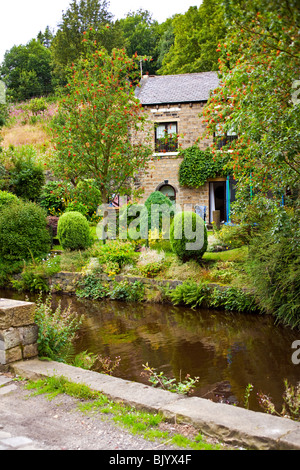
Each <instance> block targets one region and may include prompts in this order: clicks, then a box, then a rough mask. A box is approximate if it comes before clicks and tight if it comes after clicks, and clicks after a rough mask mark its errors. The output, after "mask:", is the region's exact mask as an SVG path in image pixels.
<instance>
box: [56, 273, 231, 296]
mask: <svg viewBox="0 0 300 470" xmlns="http://www.w3.org/2000/svg"><path fill="white" fill-rule="evenodd" d="M87 274H90V273H88V272H85V273H72V272H60V273H57V274H55V275H54V276H53V277H52V278H51V279H49V285H50V289H51V290H52V291H54V292H60V293H65V294H75V292H76V289H77V283H78V281H79V280H80V279H81V278H83V277H84V276H86V275H87ZM94 276H95V277H96V278H97V279H99V280H101V281H103V282H108V283H113V282H122V281H127V282H129V283H134V282H136V281H139V282H142V283H143V284H144V285H145V287H147V288H149V289H151V288H152V289H157V288H159V287H168V288H169V289H175V288H176V287H177V286H178V285H181V284H182V283H183V281H179V280H172V279H151V278H145V277H139V276H121V275H116V276H114V277H110V276H107V275H106V274H94ZM207 285H208V287H211V288H214V287H216V288H217V289H220V290H222V289H225V287H223V286H220V285H218V284H207Z"/></svg>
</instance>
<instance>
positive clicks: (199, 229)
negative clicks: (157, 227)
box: [170, 212, 207, 261]
mask: <svg viewBox="0 0 300 470" xmlns="http://www.w3.org/2000/svg"><path fill="white" fill-rule="evenodd" d="M170 243H171V247H172V250H173V251H174V253H176V255H177V256H178V257H179V258H180V259H181V260H182V261H188V260H189V259H195V260H197V261H200V260H201V259H202V256H203V254H204V253H205V251H206V249H207V230H206V227H205V224H204V221H203V219H202V218H201V217H200V216H199V215H198V214H195V212H179V213H178V214H176V215H175V217H174V220H173V222H172V224H171V228H170ZM191 243H195V245H196V244H197V246H195V247H192V246H191V247H189V244H191Z"/></svg>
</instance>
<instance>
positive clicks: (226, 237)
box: [216, 224, 251, 248]
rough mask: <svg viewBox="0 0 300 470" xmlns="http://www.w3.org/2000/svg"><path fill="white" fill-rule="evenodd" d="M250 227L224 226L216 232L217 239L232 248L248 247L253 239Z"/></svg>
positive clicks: (241, 225) (244, 225)
mask: <svg viewBox="0 0 300 470" xmlns="http://www.w3.org/2000/svg"><path fill="white" fill-rule="evenodd" d="M249 231H250V230H249V227H248V226H247V225H246V224H239V225H223V226H222V227H221V229H220V230H218V231H216V238H217V240H218V241H219V242H220V243H221V244H222V245H226V246H228V247H230V248H240V247H241V246H243V245H247V244H248V243H249V241H250V239H251V236H250V233H249Z"/></svg>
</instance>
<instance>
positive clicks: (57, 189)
mask: <svg viewBox="0 0 300 470" xmlns="http://www.w3.org/2000/svg"><path fill="white" fill-rule="evenodd" d="M70 194H72V185H71V183H65V182H61V181H49V182H48V183H47V184H45V185H44V186H43V188H42V190H41V194H40V198H39V204H40V205H41V206H42V207H43V208H44V209H46V210H47V212H48V214H51V215H61V214H62V213H63V212H64V210H65V208H66V199H67V198H68V197H69V195H70Z"/></svg>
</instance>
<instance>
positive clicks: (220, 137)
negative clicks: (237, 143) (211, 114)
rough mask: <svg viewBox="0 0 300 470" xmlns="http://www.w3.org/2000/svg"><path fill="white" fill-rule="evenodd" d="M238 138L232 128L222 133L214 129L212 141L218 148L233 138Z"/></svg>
mask: <svg viewBox="0 0 300 470" xmlns="http://www.w3.org/2000/svg"><path fill="white" fill-rule="evenodd" d="M237 138H238V135H237V134H236V133H235V132H234V130H233V129H231V130H229V131H228V132H226V133H225V134H224V132H221V131H218V129H217V130H216V132H215V134H214V141H215V142H216V144H217V148H218V149H219V150H220V149H221V148H222V147H224V146H225V145H227V144H229V143H230V142H233V141H234V140H235V139H237Z"/></svg>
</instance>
